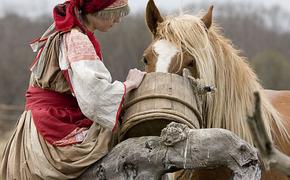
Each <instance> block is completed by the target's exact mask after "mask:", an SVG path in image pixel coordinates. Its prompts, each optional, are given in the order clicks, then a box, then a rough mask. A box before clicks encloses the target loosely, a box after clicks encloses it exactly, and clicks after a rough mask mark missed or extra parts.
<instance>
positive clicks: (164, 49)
mask: <svg viewBox="0 0 290 180" xmlns="http://www.w3.org/2000/svg"><path fill="white" fill-rule="evenodd" d="M153 50H154V51H155V53H156V54H157V55H158V57H157V62H156V69H155V71H156V72H168V71H169V65H170V63H171V60H172V59H173V57H174V56H175V55H176V54H177V52H178V49H177V47H176V46H175V45H174V44H173V43H171V42H169V41H167V40H164V39H161V40H158V41H156V42H155V43H154V44H153Z"/></svg>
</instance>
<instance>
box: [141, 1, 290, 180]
mask: <svg viewBox="0 0 290 180" xmlns="http://www.w3.org/2000/svg"><path fill="white" fill-rule="evenodd" d="M212 10H213V7H210V8H209V11H208V12H207V14H206V15H205V16H203V17H198V16H191V15H180V16H177V17H166V18H163V17H162V16H161V15H160V13H159V10H158V8H157V7H156V6H155V4H154V1H153V0H149V2H148V4H147V9H146V21H147V25H148V27H149V29H150V31H151V32H152V34H153V41H152V43H151V44H150V45H149V47H148V48H147V49H146V50H145V52H144V58H143V61H144V63H145V70H146V71H147V72H168V73H177V74H181V73H182V70H183V68H188V69H190V70H191V72H192V74H193V76H194V77H195V78H199V79H202V80H203V81H204V82H205V83H206V84H208V85H213V86H215V87H216V88H217V91H216V92H215V93H210V94H207V95H205V96H206V97H205V102H204V109H205V111H206V113H205V118H204V124H205V125H204V128H225V129H228V130H231V131H232V132H235V133H236V134H237V135H239V136H240V137H241V138H243V139H245V140H246V141H248V142H249V143H251V144H253V139H252V136H251V133H250V130H249V127H248V125H247V121H246V120H247V117H248V115H252V113H253V110H254V96H253V93H254V92H255V91H258V92H259V93H260V96H261V109H262V116H263V121H264V123H265V127H266V130H267V133H268V135H269V136H270V137H271V138H272V139H273V141H274V143H275V144H276V145H277V147H278V149H280V150H281V151H283V152H284V153H285V154H287V155H290V144H289V134H290V91H282V92H280V91H265V90H264V89H263V88H262V86H261V85H260V84H259V82H258V78H257V76H256V74H255V73H254V72H253V70H252V69H251V68H250V66H249V65H248V63H247V62H246V59H245V58H243V57H240V56H239V51H238V50H236V49H234V47H233V46H232V44H231V41H230V40H228V39H226V38H225V37H224V36H223V35H221V33H220V31H219V28H218V27H217V25H215V24H213V23H212ZM217 143H218V142H217ZM229 173H230V172H229V171H228V170H226V169H222V168H219V169H216V170H211V171H209V170H200V171H195V172H194V173H189V174H190V175H191V176H192V177H195V179H207V180H208V179H228V177H229ZM184 174H187V175H188V173H182V174H181V175H180V174H179V176H183V177H184V176H185V175H184ZM197 177H198V178H197ZM264 177H267V178H269V177H270V179H273V178H276V179H279V180H280V179H282V178H283V177H281V176H279V177H278V174H273V173H272V174H271V173H269V174H267V176H264ZM267 178H265V179H267ZM285 178H286V177H285ZM184 179H189V177H188V176H187V177H186V178H184Z"/></svg>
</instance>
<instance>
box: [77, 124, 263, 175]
mask: <svg viewBox="0 0 290 180" xmlns="http://www.w3.org/2000/svg"><path fill="white" fill-rule="evenodd" d="M219 166H224V167H228V168H229V169H231V170H232V172H233V179H235V180H236V179H260V174H261V171H260V167H259V162H258V156H257V152H256V149H255V148H253V147H252V146H250V145H249V144H247V143H246V142H245V141H243V140H242V139H240V138H239V137H238V136H236V135H235V134H234V133H232V132H230V131H228V130H224V129H196V130H193V129H189V128H188V127H187V126H186V125H183V124H178V123H171V124H169V125H168V126H167V127H166V128H165V129H163V131H162V133H161V136H160V137H157V136H147V137H140V138H131V139H128V140H126V141H123V142H122V143H120V144H118V145H117V146H116V147H115V148H113V150H112V151H111V152H110V153H109V154H108V155H107V156H105V157H104V158H103V159H102V160H100V161H98V162H97V163H95V164H94V165H93V166H91V167H90V168H88V170H87V171H86V172H85V173H84V174H83V175H82V176H81V177H80V179H85V180H88V179H101V180H105V179H108V180H117V179H118V180H122V179H138V180H140V179H146V180H148V179H153V180H155V179H156V180H157V179H160V178H161V176H162V175H163V174H164V173H166V172H173V171H176V170H179V169H201V168H205V169H212V168H216V167H219Z"/></svg>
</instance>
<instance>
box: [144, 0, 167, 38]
mask: <svg viewBox="0 0 290 180" xmlns="http://www.w3.org/2000/svg"><path fill="white" fill-rule="evenodd" d="M146 22H147V26H148V27H149V29H150V31H151V32H152V34H153V35H154V36H155V35H156V31H157V26H158V23H161V22H163V18H162V16H161V15H160V12H159V10H158V8H157V7H156V5H155V3H154V1H153V0H149V1H148V3H147V7H146Z"/></svg>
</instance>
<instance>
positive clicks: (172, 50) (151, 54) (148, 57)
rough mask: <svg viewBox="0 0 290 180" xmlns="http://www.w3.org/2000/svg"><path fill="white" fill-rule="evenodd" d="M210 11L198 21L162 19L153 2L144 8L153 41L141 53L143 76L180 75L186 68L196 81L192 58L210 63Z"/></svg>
mask: <svg viewBox="0 0 290 180" xmlns="http://www.w3.org/2000/svg"><path fill="white" fill-rule="evenodd" d="M212 10H213V7H210V9H209V11H208V12H207V14H206V15H205V16H203V17H201V18H199V17H195V16H189V15H183V16H177V17H167V18H163V17H162V16H161V15H160V12H159V10H158V8H157V7H156V5H155V3H154V1H153V0H149V2H148V4H147V8H146V22H147V25H148V27H149V29H150V31H151V32H152V34H153V41H152V43H151V44H150V45H149V47H148V48H147V49H146V50H145V52H144V56H143V63H144V64H145V71H147V72H168V73H176V74H181V73H182V70H183V68H188V69H190V70H191V72H192V73H193V76H195V77H199V71H200V70H201V69H198V68H197V65H196V63H197V61H196V58H206V59H210V58H209V57H206V56H209V55H210V52H208V53H204V52H203V51H204V50H205V48H206V47H207V46H208V42H209V41H208V37H207V32H208V29H209V28H210V27H211V24H212Z"/></svg>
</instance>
